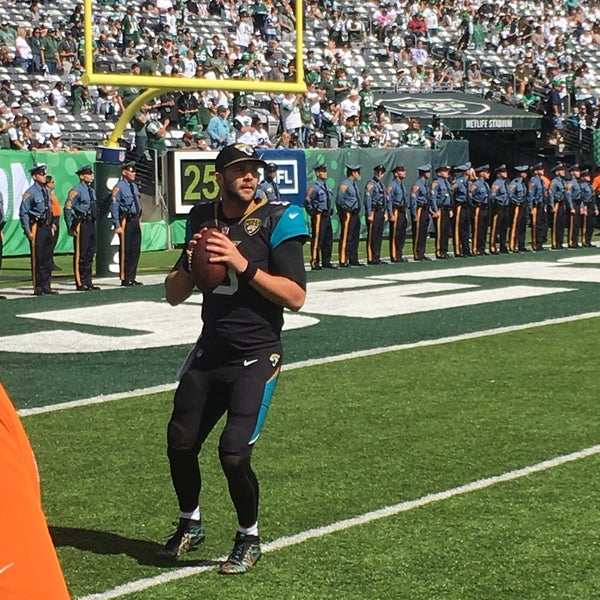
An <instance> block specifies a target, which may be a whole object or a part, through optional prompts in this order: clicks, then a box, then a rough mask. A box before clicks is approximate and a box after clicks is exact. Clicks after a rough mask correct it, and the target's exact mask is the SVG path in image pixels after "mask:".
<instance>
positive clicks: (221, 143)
mask: <svg viewBox="0 0 600 600" xmlns="http://www.w3.org/2000/svg"><path fill="white" fill-rule="evenodd" d="M228 116H229V108H227V107H226V106H218V107H217V114H216V115H215V116H214V117H212V119H211V120H210V121H209V123H208V127H207V128H206V133H207V134H208V137H209V139H210V146H211V148H213V149H214V150H216V149H219V150H220V149H221V148H224V147H225V146H227V145H229V144H230V143H231V137H232V131H231V130H232V127H231V124H230V122H229V121H228V120H227V117H228Z"/></svg>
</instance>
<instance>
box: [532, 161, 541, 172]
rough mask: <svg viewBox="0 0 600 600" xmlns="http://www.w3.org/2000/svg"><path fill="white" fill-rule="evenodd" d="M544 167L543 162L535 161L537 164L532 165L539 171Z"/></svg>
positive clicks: (533, 168) (533, 169) (534, 169)
mask: <svg viewBox="0 0 600 600" xmlns="http://www.w3.org/2000/svg"><path fill="white" fill-rule="evenodd" d="M543 168H544V164H543V163H541V162H538V163H535V165H532V166H531V170H532V171H538V170H539V169H543Z"/></svg>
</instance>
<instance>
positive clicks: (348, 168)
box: [346, 164, 362, 171]
mask: <svg viewBox="0 0 600 600" xmlns="http://www.w3.org/2000/svg"><path fill="white" fill-rule="evenodd" d="M361 167H362V165H356V164H348V165H346V171H360V169H361Z"/></svg>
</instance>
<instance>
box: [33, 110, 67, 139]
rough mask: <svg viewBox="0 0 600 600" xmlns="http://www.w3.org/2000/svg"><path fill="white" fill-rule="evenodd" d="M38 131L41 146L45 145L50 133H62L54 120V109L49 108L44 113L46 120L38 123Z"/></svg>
mask: <svg viewBox="0 0 600 600" xmlns="http://www.w3.org/2000/svg"><path fill="white" fill-rule="evenodd" d="M38 133H39V136H38V137H39V142H40V145H42V146H45V145H46V143H47V142H48V140H49V139H50V136H51V135H53V134H56V135H62V127H61V125H60V124H59V123H57V122H56V112H55V111H54V110H49V111H48V112H47V113H46V121H45V122H44V123H42V124H41V125H40V128H39V131H38Z"/></svg>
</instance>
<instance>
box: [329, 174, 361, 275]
mask: <svg viewBox="0 0 600 600" xmlns="http://www.w3.org/2000/svg"><path fill="white" fill-rule="evenodd" d="M360 169H361V165H356V164H350V165H346V179H344V181H342V183H340V185H339V186H338V189H337V195H336V199H335V206H336V210H337V213H338V217H339V220H340V241H339V261H340V267H350V266H353V267H359V266H362V265H361V263H359V262H358V240H359V235H360V194H359V192H358V187H357V185H356V182H357V180H358V178H359V177H360Z"/></svg>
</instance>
